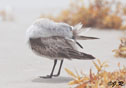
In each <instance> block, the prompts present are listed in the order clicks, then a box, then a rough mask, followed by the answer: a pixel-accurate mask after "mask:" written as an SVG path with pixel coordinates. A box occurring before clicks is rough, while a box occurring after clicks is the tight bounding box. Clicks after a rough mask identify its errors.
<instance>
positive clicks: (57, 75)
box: [53, 60, 63, 77]
mask: <svg viewBox="0 0 126 88" xmlns="http://www.w3.org/2000/svg"><path fill="white" fill-rule="evenodd" d="M62 64H63V60H61V62H60V67H59V71H58V73H57V74H56V75H53V76H54V77H57V76H59V75H60V72H61V68H62Z"/></svg>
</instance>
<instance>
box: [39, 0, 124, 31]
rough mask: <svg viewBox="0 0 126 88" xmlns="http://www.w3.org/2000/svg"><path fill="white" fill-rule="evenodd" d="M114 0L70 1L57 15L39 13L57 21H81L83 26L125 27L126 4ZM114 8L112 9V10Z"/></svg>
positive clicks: (74, 22)
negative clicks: (86, 2)
mask: <svg viewBox="0 0 126 88" xmlns="http://www.w3.org/2000/svg"><path fill="white" fill-rule="evenodd" d="M114 1H115V0H110V1H109V0H94V1H92V0H89V6H85V3H84V1H83V0H76V1H71V3H70V6H69V7H68V8H67V9H65V10H62V11H61V12H60V14H58V15H57V16H52V14H51V15H43V14H42V15H41V16H40V17H41V18H42V17H48V18H50V19H53V20H55V21H57V22H66V23H68V24H70V25H75V24H77V23H79V22H81V23H82V24H83V25H84V27H96V28H101V29H123V30H125V29H126V24H125V23H126V19H124V17H125V16H126V6H125V5H123V4H122V3H121V2H114ZM113 8H115V9H114V10H112V9H113Z"/></svg>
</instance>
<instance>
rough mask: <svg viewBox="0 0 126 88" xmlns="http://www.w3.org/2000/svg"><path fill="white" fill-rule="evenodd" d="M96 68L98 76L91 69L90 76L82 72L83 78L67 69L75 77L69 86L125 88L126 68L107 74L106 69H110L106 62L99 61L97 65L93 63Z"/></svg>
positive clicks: (78, 87) (81, 87)
mask: <svg viewBox="0 0 126 88" xmlns="http://www.w3.org/2000/svg"><path fill="white" fill-rule="evenodd" d="M93 64H94V66H95V67H96V69H97V74H95V73H93V72H92V69H90V73H89V75H86V74H84V73H83V72H81V76H80V75H79V74H78V72H76V74H74V73H73V72H72V71H70V70H69V69H67V68H65V70H66V72H67V73H68V74H69V75H70V76H72V77H73V81H70V82H69V83H68V84H69V85H74V86H75V88H124V86H125V83H126V67H123V68H122V69H121V68H120V63H118V67H119V70H118V71H114V72H107V71H106V70H105V69H104V68H106V67H108V64H107V63H106V62H103V63H101V61H100V60H97V63H96V62H94V61H93Z"/></svg>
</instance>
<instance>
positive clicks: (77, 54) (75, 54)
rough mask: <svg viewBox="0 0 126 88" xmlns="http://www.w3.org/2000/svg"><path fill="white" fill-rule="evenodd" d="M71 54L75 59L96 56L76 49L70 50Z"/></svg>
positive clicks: (87, 58) (90, 58)
mask: <svg viewBox="0 0 126 88" xmlns="http://www.w3.org/2000/svg"><path fill="white" fill-rule="evenodd" d="M69 55H70V58H73V59H82V60H92V59H95V57H94V56H92V55H90V54H86V53H83V52H79V51H76V50H69Z"/></svg>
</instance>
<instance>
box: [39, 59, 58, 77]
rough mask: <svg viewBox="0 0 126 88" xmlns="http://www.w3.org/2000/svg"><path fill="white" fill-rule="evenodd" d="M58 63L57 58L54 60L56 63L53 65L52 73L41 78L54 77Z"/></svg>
mask: <svg viewBox="0 0 126 88" xmlns="http://www.w3.org/2000/svg"><path fill="white" fill-rule="evenodd" d="M56 64H57V60H54V65H53V69H52V72H51V74H50V75H47V76H40V78H52V76H53V72H54V69H55V66H56Z"/></svg>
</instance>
